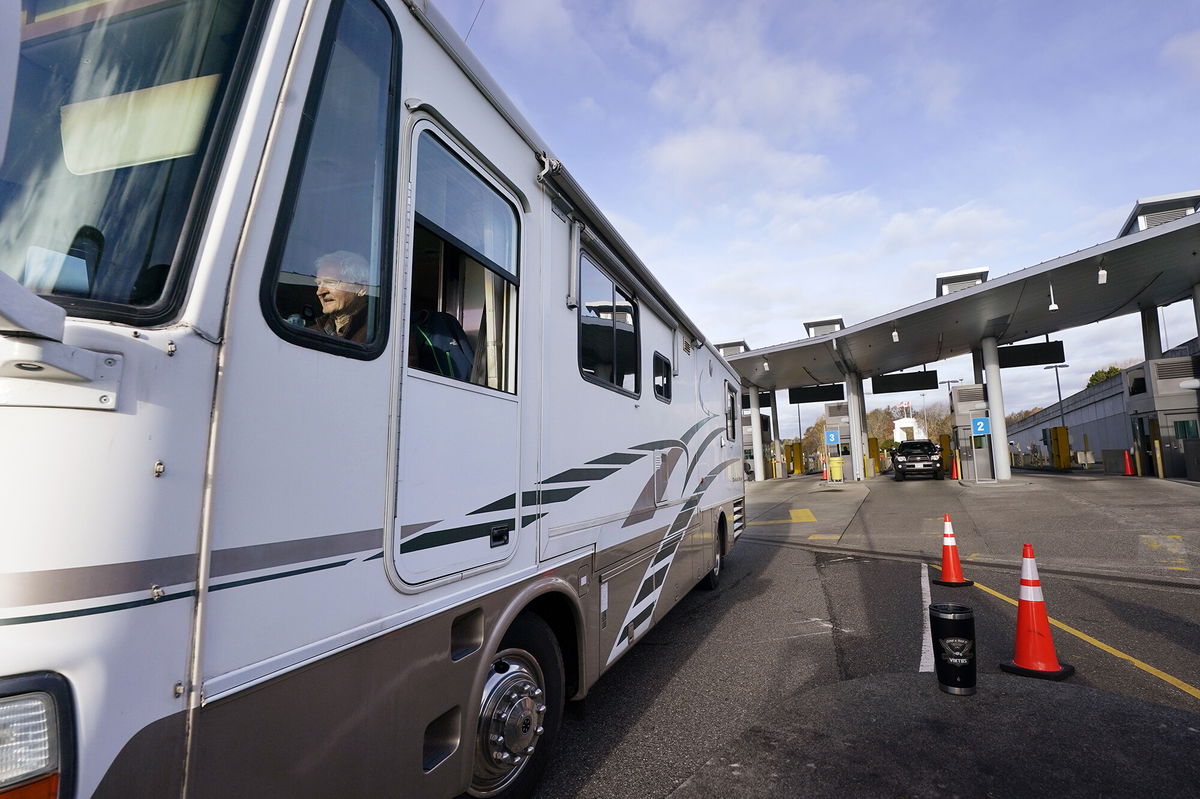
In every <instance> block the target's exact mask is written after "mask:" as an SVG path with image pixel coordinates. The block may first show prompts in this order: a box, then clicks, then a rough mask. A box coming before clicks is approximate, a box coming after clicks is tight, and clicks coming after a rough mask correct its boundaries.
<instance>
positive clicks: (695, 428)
mask: <svg viewBox="0 0 1200 799" xmlns="http://www.w3.org/2000/svg"><path fill="white" fill-rule="evenodd" d="M716 418H718V417H717V416H716V415H715V414H714V415H712V416H709V417H708V418H707V419H702V420H700V421H699V422H696V423H695V424H694V425H692V427H691V429H690V430H688V431H687V432H686V433H684V434H683V443H685V444H686V443H687V442H689V441H691V440H692V436H694V435H696V433H698V432H700V428H701V427H704V425H706V424H708V423H709V422H711V421H712V420H713V419H716Z"/></svg>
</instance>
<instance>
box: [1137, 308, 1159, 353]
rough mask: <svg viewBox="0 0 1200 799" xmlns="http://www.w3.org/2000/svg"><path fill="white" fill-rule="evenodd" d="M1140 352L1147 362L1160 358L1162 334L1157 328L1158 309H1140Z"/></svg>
mask: <svg viewBox="0 0 1200 799" xmlns="http://www.w3.org/2000/svg"><path fill="white" fill-rule="evenodd" d="M1142 350H1143V351H1144V352H1145V354H1146V360H1147V361H1153V360H1156V359H1158V358H1161V357H1162V355H1163V350H1162V332H1161V331H1160V330H1159V328H1158V308H1157V307H1156V306H1153V307H1150V308H1143V309H1142Z"/></svg>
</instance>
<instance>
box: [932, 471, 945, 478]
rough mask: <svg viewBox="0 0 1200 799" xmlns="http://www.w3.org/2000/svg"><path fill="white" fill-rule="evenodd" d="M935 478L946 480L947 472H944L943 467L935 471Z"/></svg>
mask: <svg viewBox="0 0 1200 799" xmlns="http://www.w3.org/2000/svg"><path fill="white" fill-rule="evenodd" d="M933 479H934V480H945V479H946V473H945V472H943V471H942V470H941V469H938V470H936V471H934V473H933Z"/></svg>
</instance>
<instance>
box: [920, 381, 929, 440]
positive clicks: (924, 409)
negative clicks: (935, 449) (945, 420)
mask: <svg viewBox="0 0 1200 799" xmlns="http://www.w3.org/2000/svg"><path fill="white" fill-rule="evenodd" d="M921 419H922V421H921V424H922V425H923V426H924V429H925V437H926V438H929V410H928V406H927V405H926V404H925V392H924V391H922V392H921Z"/></svg>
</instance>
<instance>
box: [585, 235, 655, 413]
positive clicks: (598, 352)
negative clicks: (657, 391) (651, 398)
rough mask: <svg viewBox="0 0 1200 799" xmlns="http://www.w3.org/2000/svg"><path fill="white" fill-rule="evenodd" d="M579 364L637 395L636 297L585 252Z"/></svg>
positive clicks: (589, 376) (588, 374)
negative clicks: (623, 288)
mask: <svg viewBox="0 0 1200 799" xmlns="http://www.w3.org/2000/svg"><path fill="white" fill-rule="evenodd" d="M579 300H580V302H579V364H580V369H581V370H582V372H583V376H584V377H585V378H587V379H588V380H590V381H592V382H595V383H599V384H601V385H604V386H610V387H613V388H616V389H619V390H621V391H625V392H628V393H629V394H632V395H634V396H637V395H638V394H639V393H640V392H641V380H640V375H639V374H638V372H639V370H638V363H639V359H638V312H637V304H636V303H635V302H634V301H633V297H632V296H631V295H630V294H628V293H627V292H625V291H624V290H622V289H621V287H620V286H618V285H617V284H616V283H614V282H613V280H612V278H610V277H609V276H608V275H606V274H605V273H604V272H603V271H602V270H601V269H600V267H598V266H596V264H595V263H593V262H592V260H591V259H590V258H588V257H587V256H586V255H584V256H583V257H581V258H580V259H579Z"/></svg>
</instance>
